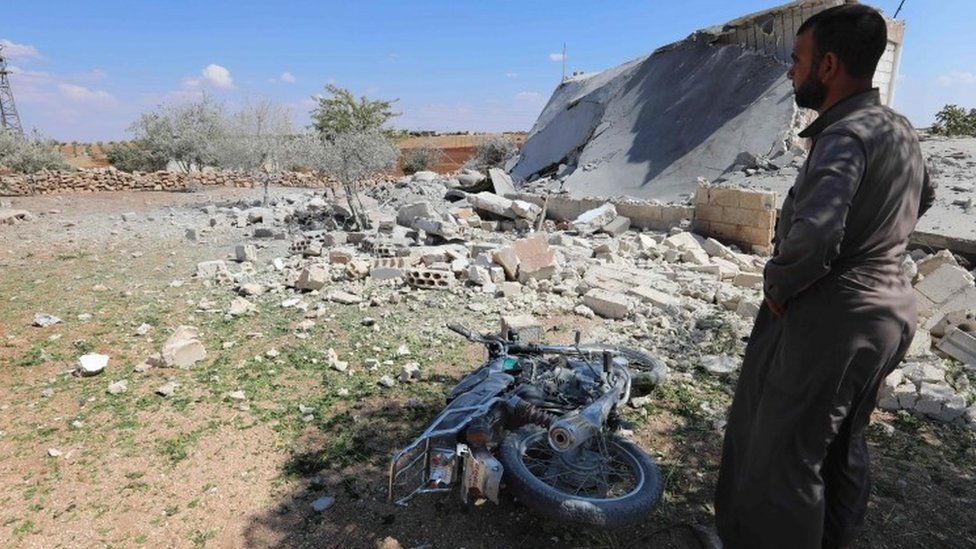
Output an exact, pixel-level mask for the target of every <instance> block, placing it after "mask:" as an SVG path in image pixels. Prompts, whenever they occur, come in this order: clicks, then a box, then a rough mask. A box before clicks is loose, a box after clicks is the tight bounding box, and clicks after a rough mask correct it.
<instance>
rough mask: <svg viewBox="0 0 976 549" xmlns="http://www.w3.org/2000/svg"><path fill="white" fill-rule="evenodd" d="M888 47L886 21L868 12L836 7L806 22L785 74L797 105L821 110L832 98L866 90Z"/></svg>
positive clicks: (860, 8)
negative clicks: (858, 90) (791, 63)
mask: <svg viewBox="0 0 976 549" xmlns="http://www.w3.org/2000/svg"><path fill="white" fill-rule="evenodd" d="M887 45H888V27H887V25H886V24H885V20H884V17H882V16H881V14H880V13H878V12H877V10H875V9H874V8H871V7H868V6H864V5H860V4H854V5H844V6H837V7H834V8H830V9H826V10H824V11H822V12H819V13H817V14H816V15H814V16H813V17H811V18H809V19H807V20H806V21H805V22H804V23H803V25H801V26H800V30H798V31H797V33H796V42H795V44H794V46H793V66H792V67H791V68H790V72H789V78H790V80H792V81H793V89H794V90H795V91H796V103H797V105H799V106H801V107H806V108H809V109H815V110H820V109H821V107H823V106H824V104H825V102H826V101H827V100H828V98H829V97H831V96H836V95H838V94H842V93H844V92H847V91H853V90H856V89H858V88H865V87H870V86H871V80H872V79H873V77H874V70H875V69H876V68H877V66H878V61H879V60H880V59H881V55H882V54H884V50H885V47H886V46H887Z"/></svg>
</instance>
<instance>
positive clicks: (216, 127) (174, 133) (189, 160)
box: [129, 96, 226, 172]
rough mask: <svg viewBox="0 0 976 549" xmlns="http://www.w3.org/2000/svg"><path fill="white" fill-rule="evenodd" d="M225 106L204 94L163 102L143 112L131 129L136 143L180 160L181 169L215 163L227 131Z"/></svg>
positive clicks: (156, 152) (161, 154) (158, 153)
mask: <svg viewBox="0 0 976 549" xmlns="http://www.w3.org/2000/svg"><path fill="white" fill-rule="evenodd" d="M225 126H226V124H225V119H224V113H223V106H222V105H221V104H220V103H217V102H215V101H213V100H212V99H210V98H209V97H208V96H204V97H203V98H202V99H200V100H199V101H195V102H192V103H187V104H182V105H162V106H160V107H158V108H157V109H156V110H155V111H152V112H148V113H143V114H141V115H139V118H138V119H137V120H136V121H135V122H134V123H133V124H132V126H131V127H130V128H129V131H130V132H132V134H133V136H134V137H135V141H136V143H137V144H138V145H139V146H141V147H143V148H145V149H146V150H147V151H150V153H151V154H152V155H154V156H158V157H161V158H166V159H167V160H172V161H173V162H175V163H176V165H177V166H178V167H179V169H180V170H182V171H184V172H189V171H190V170H191V169H193V168H198V169H199V168H203V167H204V166H213V165H215V164H216V162H217V147H218V144H219V142H220V141H221V139H222V138H223V137H224V135H225V134H226V128H225Z"/></svg>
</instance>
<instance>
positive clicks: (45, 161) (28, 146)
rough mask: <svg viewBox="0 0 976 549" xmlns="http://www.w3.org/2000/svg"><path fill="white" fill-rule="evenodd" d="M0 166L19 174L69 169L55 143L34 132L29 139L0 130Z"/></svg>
mask: <svg viewBox="0 0 976 549" xmlns="http://www.w3.org/2000/svg"><path fill="white" fill-rule="evenodd" d="M0 166H6V167H8V168H10V169H11V170H13V171H15V172H21V173H35V172H38V171H40V170H68V169H71V166H69V165H68V162H67V161H66V160H65V159H64V155H63V154H61V152H60V151H58V149H57V146H56V144H55V142H54V141H51V140H49V139H45V138H44V137H43V136H42V135H41V134H40V133H39V132H37V131H36V130H35V131H34V132H33V133H32V134H31V135H30V137H25V136H22V135H19V134H15V133H13V132H8V131H3V130H0Z"/></svg>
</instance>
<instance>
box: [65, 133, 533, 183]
mask: <svg viewBox="0 0 976 549" xmlns="http://www.w3.org/2000/svg"><path fill="white" fill-rule="evenodd" d="M499 135H505V136H508V137H510V138H511V139H513V140H514V141H515V142H516V143H517V144H518V145H519V146H521V145H522V143H523V142H524V141H525V136H526V134H525V133H523V132H519V133H506V134H486V133H482V134H467V135H434V136H429V137H407V138H405V139H401V140H400V141H398V142H397V145H398V146H399V147H400V148H401V149H403V150H410V149H419V148H421V147H434V148H437V149H440V150H441V151H442V152H443V153H444V160H443V161H442V162H440V163H439V164H437V166H436V167H435V168H434V171H436V172H440V173H445V172H452V171H454V170H457V169H459V168H461V166H463V165H464V163H465V162H467V161H468V160H469V159H470V158H471V157H472V156H474V152H475V148H476V147H477V146H478V145H479V144H481V143H482V142H484V141H485V140H487V139H491V138H493V137H498V136H499ZM110 146H111V145H104V144H103V145H97V144H94V143H76V144H71V143H67V144H63V145H60V146H59V147H58V150H60V151H61V154H63V155H64V156H65V158H67V160H68V163H69V164H71V166H72V167H74V168H78V169H83V168H104V167H106V166H108V158H106V156H105V152H106V151H107V150H108V148H109V147H110Z"/></svg>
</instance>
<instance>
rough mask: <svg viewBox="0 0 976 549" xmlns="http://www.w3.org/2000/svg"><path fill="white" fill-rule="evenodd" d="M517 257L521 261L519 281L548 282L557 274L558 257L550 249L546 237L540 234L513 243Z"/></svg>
mask: <svg viewBox="0 0 976 549" xmlns="http://www.w3.org/2000/svg"><path fill="white" fill-rule="evenodd" d="M512 248H513V249H514V250H515V255H516V256H517V257H518V260H519V268H518V279H519V282H522V283H525V282H526V281H528V280H531V279H534V280H546V279H549V278H551V277H552V275H553V274H555V272H556V267H557V266H558V265H557V264H556V255H555V254H554V253H553V251H552V250H551V249H550V248H549V243H548V242H547V238H546V236H545V235H542V234H539V235H535V236H530V237H528V238H522V239H520V240H516V241H515V242H514V243H512Z"/></svg>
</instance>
